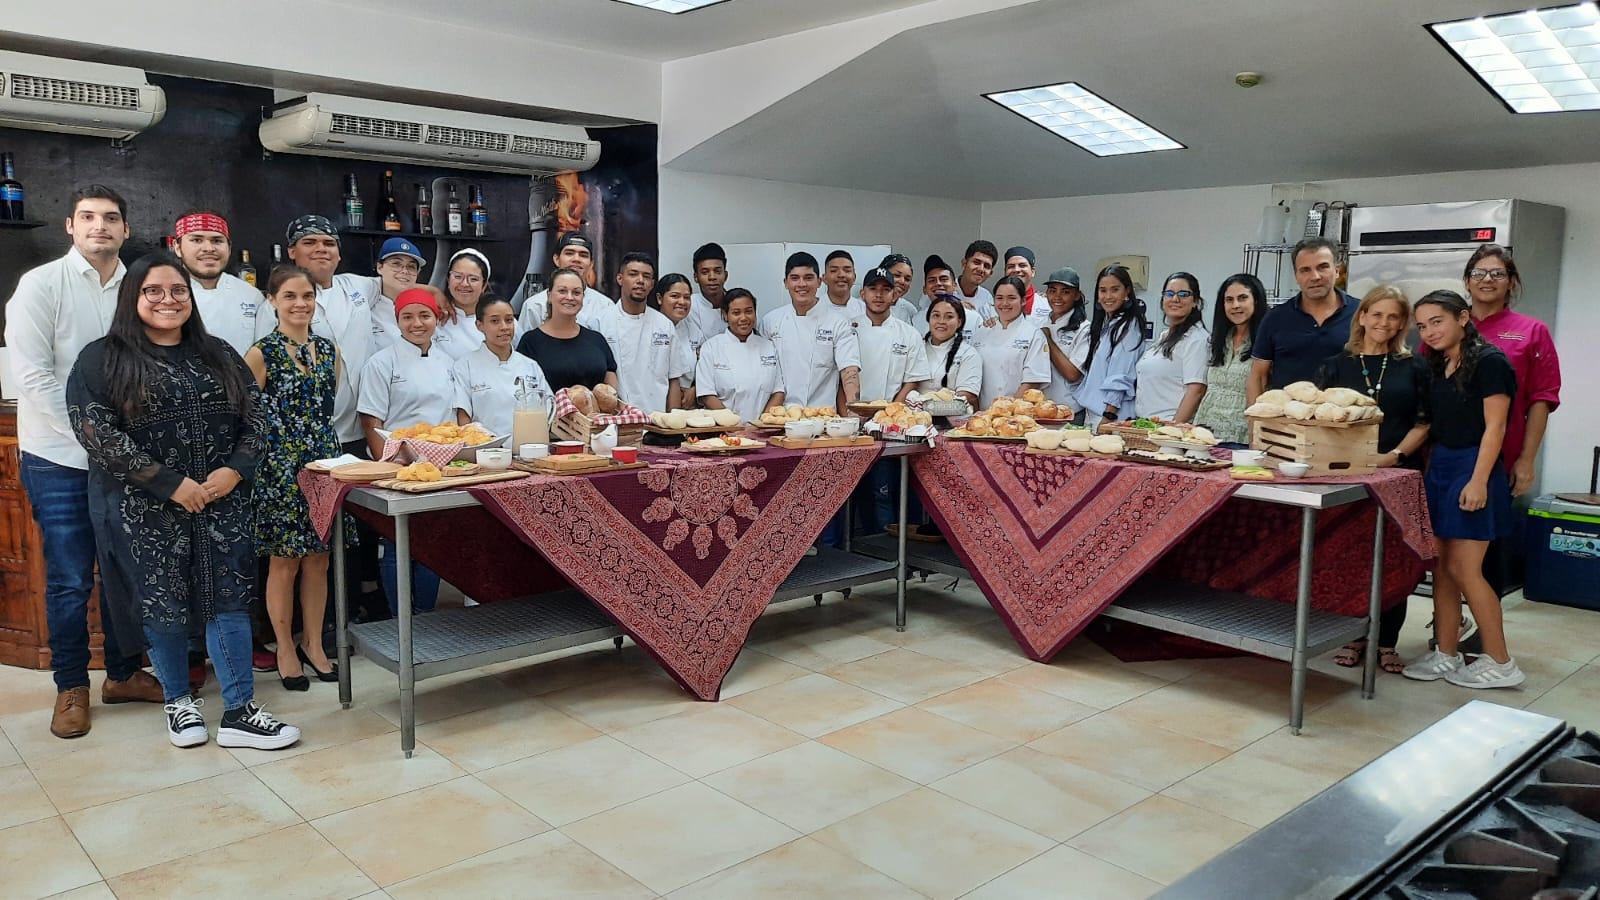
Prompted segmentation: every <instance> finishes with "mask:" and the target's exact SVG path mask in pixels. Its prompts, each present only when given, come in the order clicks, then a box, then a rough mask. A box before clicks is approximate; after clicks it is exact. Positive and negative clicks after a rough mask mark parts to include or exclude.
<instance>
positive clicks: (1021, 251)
mask: <svg viewBox="0 0 1600 900" xmlns="http://www.w3.org/2000/svg"><path fill="white" fill-rule="evenodd" d="M1013 256H1020V257H1022V258H1023V259H1025V260H1027V261H1028V265H1030V266H1031V265H1033V251H1032V250H1029V249H1028V248H1027V247H1012V248H1011V249H1010V250H1007V251H1006V255H1005V256H1003V257H1001V258H1000V262H1002V263H1004V262H1005V261H1006V260H1008V259H1010V258H1011V257H1013Z"/></svg>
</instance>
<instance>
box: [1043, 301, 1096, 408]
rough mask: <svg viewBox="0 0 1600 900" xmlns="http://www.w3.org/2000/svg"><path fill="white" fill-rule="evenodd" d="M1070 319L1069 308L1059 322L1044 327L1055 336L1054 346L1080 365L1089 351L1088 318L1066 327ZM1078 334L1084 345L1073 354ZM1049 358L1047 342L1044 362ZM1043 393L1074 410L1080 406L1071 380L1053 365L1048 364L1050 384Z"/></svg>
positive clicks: (1076, 347) (1076, 346) (1075, 363)
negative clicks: (1073, 326)
mask: <svg viewBox="0 0 1600 900" xmlns="http://www.w3.org/2000/svg"><path fill="white" fill-rule="evenodd" d="M1071 319H1072V312H1071V311H1070V310H1069V311H1068V312H1067V314H1066V315H1064V316H1062V317H1061V320H1060V321H1059V322H1057V323H1055V324H1050V323H1046V324H1045V327H1046V328H1049V329H1050V332H1051V334H1052V335H1054V336H1055V343H1056V346H1057V347H1060V348H1061V352H1062V353H1065V354H1066V355H1067V358H1068V359H1070V360H1072V363H1073V365H1076V366H1080V367H1081V366H1082V365H1083V357H1084V356H1087V355H1088V353H1089V350H1088V344H1089V338H1088V335H1089V332H1088V330H1087V329H1086V328H1085V326H1086V325H1087V324H1088V322H1089V320H1088V319H1087V318H1085V319H1084V320H1083V324H1080V325H1079V326H1078V327H1077V328H1068V327H1067V322H1069V321H1071ZM1080 336H1082V337H1083V343H1084V346H1083V348H1082V352H1081V353H1076V354H1075V353H1074V351H1075V350H1078V349H1079V348H1078V338H1079V337H1080ZM1049 359H1050V347H1049V345H1048V344H1047V345H1045V362H1046V363H1049ZM1044 395H1045V396H1046V397H1048V398H1050V399H1051V400H1052V401H1054V402H1055V403H1057V404H1060V405H1065V406H1070V407H1072V409H1073V410H1074V411H1077V410H1078V409H1080V408H1081V404H1079V403H1078V400H1077V398H1076V397H1075V396H1074V393H1073V384H1072V382H1070V381H1068V380H1067V376H1065V375H1063V374H1061V373H1060V372H1057V371H1056V367H1055V366H1054V365H1052V366H1050V384H1049V385H1048V386H1046V387H1045V388H1044Z"/></svg>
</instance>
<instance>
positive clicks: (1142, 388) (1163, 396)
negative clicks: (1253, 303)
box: [1133, 323, 1211, 419]
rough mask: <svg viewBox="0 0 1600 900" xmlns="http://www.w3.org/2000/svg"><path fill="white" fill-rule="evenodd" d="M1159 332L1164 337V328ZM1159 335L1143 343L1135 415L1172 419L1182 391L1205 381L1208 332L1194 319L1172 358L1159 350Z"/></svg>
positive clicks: (1175, 348) (1181, 396) (1134, 400)
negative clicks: (1168, 357) (1194, 322)
mask: <svg viewBox="0 0 1600 900" xmlns="http://www.w3.org/2000/svg"><path fill="white" fill-rule="evenodd" d="M1169 330H1171V329H1170V328H1168V329H1166V330H1163V331H1162V332H1161V338H1165V337H1166V335H1167V331H1169ZM1161 338H1157V339H1156V340H1153V341H1151V342H1150V343H1148V344H1146V345H1145V348H1144V355H1143V356H1140V357H1139V365H1138V367H1137V368H1136V369H1135V370H1134V371H1135V372H1137V373H1138V376H1137V377H1138V383H1137V387H1135V388H1134V394H1133V408H1134V415H1137V416H1141V417H1146V418H1153V417H1160V418H1163V419H1171V418H1172V417H1173V416H1176V415H1177V414H1178V404H1179V403H1182V402H1183V392H1184V390H1185V389H1187V388H1188V386H1189V385H1191V384H1205V383H1206V368H1207V363H1209V362H1210V361H1211V360H1210V355H1211V333H1210V332H1209V331H1207V330H1206V327H1205V325H1203V324H1199V323H1196V324H1195V325H1194V327H1192V328H1190V329H1189V330H1188V331H1186V332H1184V334H1183V337H1181V338H1179V339H1178V345H1177V346H1176V347H1173V348H1172V358H1171V359H1167V358H1166V357H1165V356H1163V355H1162V353H1161Z"/></svg>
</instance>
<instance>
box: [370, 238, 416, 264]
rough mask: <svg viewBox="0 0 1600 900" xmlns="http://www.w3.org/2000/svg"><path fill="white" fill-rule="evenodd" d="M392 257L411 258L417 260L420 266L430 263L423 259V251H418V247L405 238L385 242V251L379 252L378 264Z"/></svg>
mask: <svg viewBox="0 0 1600 900" xmlns="http://www.w3.org/2000/svg"><path fill="white" fill-rule="evenodd" d="M391 256H409V257H411V258H412V259H414V260H416V261H417V265H419V266H425V265H427V264H428V261H427V260H426V259H423V258H422V251H421V250H418V249H417V245H416V244H413V243H411V242H410V241H408V240H406V239H405V238H389V239H388V240H387V241H384V242H383V249H382V250H379V251H378V262H383V261H384V260H386V259H388V258H389V257H391Z"/></svg>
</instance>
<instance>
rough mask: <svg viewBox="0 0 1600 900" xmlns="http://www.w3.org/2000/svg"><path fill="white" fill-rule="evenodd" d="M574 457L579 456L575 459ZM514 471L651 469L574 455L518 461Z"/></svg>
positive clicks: (591, 472)
mask: <svg viewBox="0 0 1600 900" xmlns="http://www.w3.org/2000/svg"><path fill="white" fill-rule="evenodd" d="M573 456H579V457H580V458H578V459H573ZM511 467H512V468H513V469H518V470H520V471H523V472H532V473H534V474H535V475H597V474H600V473H603V472H621V471H623V470H624V469H646V468H649V467H650V464H649V463H647V462H632V463H619V462H617V461H616V460H614V459H610V458H608V457H604V456H601V457H592V456H588V455H586V454H585V455H581V456H580V455H579V454H573V455H572V456H546V457H543V458H542V459H536V460H534V461H532V462H523V461H522V460H520V459H519V460H517V461H515V462H513V463H512V464H511Z"/></svg>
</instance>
